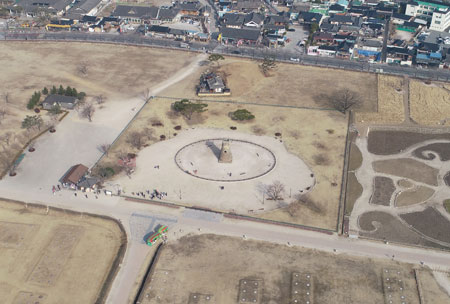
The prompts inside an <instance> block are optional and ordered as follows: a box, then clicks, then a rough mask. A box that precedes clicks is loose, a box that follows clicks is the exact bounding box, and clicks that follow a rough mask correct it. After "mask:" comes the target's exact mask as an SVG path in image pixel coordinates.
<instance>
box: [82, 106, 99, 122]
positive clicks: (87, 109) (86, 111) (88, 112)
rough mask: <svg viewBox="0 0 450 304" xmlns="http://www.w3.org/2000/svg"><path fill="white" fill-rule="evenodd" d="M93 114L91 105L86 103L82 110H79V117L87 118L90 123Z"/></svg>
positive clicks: (93, 110)
mask: <svg viewBox="0 0 450 304" xmlns="http://www.w3.org/2000/svg"><path fill="white" fill-rule="evenodd" d="M94 113H95V107H94V105H92V104H91V103H87V104H86V105H85V106H84V107H83V108H82V109H81V113H80V115H81V117H83V118H87V119H88V120H89V122H92V117H93V116H94Z"/></svg>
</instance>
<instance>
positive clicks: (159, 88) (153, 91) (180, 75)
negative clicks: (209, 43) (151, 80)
mask: <svg viewBox="0 0 450 304" xmlns="http://www.w3.org/2000/svg"><path fill="white" fill-rule="evenodd" d="M206 59H207V55H206V54H200V55H198V56H197V58H196V59H195V60H194V61H192V62H191V63H190V64H189V65H188V66H187V67H186V68H184V69H182V70H179V71H178V72H177V73H176V74H175V75H173V76H172V77H170V78H169V79H167V80H165V81H163V82H162V83H160V84H158V85H157V86H156V87H154V88H152V89H150V92H151V95H152V96H154V95H157V94H158V93H160V92H162V91H164V90H165V89H167V88H168V87H170V86H171V85H174V84H176V83H177V82H179V81H181V80H183V79H184V78H186V77H187V76H189V75H190V74H192V73H193V72H194V71H195V70H196V69H198V67H199V63H200V62H201V61H203V60H206Z"/></svg>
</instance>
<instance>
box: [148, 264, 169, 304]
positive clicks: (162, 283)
mask: <svg viewBox="0 0 450 304" xmlns="http://www.w3.org/2000/svg"><path fill="white" fill-rule="evenodd" d="M170 278H171V271H170V270H157V271H155V272H154V273H153V274H152V276H151V279H150V282H149V283H147V289H146V290H145V291H144V295H143V297H142V298H141V303H169V302H170V300H169V298H168V296H169V294H170V293H168V291H170V290H171V288H172V285H171V284H172V283H173V279H170Z"/></svg>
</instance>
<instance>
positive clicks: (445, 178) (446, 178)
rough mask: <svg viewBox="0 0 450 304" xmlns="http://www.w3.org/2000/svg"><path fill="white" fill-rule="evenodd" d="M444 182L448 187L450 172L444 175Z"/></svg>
mask: <svg viewBox="0 0 450 304" xmlns="http://www.w3.org/2000/svg"><path fill="white" fill-rule="evenodd" d="M444 182H445V184H446V185H447V186H449V187H450V172H447V173H446V174H445V176H444Z"/></svg>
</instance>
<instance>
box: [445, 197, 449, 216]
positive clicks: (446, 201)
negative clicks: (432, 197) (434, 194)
mask: <svg viewBox="0 0 450 304" xmlns="http://www.w3.org/2000/svg"><path fill="white" fill-rule="evenodd" d="M444 208H445V210H447V212H448V213H450V199H446V200H445V201H444Z"/></svg>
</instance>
